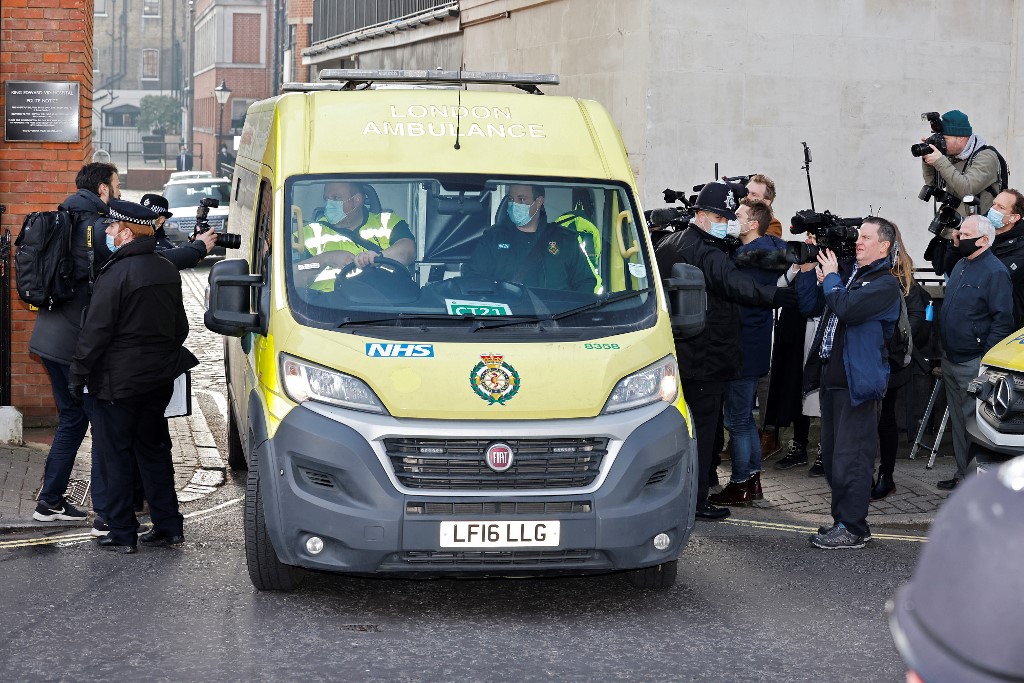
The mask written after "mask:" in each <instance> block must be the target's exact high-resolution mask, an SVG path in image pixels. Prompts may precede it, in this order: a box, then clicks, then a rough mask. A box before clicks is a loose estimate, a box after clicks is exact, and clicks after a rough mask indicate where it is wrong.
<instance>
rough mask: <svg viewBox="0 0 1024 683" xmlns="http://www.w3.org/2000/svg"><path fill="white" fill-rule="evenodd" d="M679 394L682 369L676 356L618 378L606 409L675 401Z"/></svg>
mask: <svg viewBox="0 0 1024 683" xmlns="http://www.w3.org/2000/svg"><path fill="white" fill-rule="evenodd" d="M678 396H679V369H678V368H677V367H676V359H675V358H674V357H673V356H665V357H664V358H662V359H661V360H659V361H658V362H657V363H654V364H652V365H648V366H647V367H646V368H643V369H642V370H637V371H636V372H634V373H633V374H632V375H627V376H625V377H623V378H622V379H621V380H619V383H618V384H616V385H615V388H614V389H612V395H611V396H609V397H608V402H607V403H606V404H605V406H604V410H603V411H602V412H603V413H618V412H621V411H623V410H631V409H633V408H640V407H641V406H646V405H649V404H651V403H657V402H659V401H664V402H665V403H675V401H676V398H677V397H678Z"/></svg>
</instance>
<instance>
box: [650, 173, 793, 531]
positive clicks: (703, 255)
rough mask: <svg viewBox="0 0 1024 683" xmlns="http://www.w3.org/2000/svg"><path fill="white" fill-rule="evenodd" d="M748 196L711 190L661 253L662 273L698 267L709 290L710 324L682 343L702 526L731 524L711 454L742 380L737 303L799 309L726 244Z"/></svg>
mask: <svg viewBox="0 0 1024 683" xmlns="http://www.w3.org/2000/svg"><path fill="white" fill-rule="evenodd" d="M744 196H746V190H745V189H744V188H743V187H742V186H740V185H733V184H728V183H721V182H713V183H708V184H706V185H705V186H704V187H703V188H702V189H701V191H700V194H699V195H698V196H697V200H696V202H695V203H694V208H695V209H696V214H695V215H694V216H693V218H692V220H691V222H690V224H689V226H688V227H687V229H685V230H681V231H678V232H673V233H670V234H669V235H668V236H666V237H665V238H664V239H662V240H661V242H659V243H658V246H657V247H656V248H655V257H656V258H657V261H658V268H659V269H660V271H661V272H662V273H671V272H672V266H673V265H675V264H676V263H687V264H689V265H692V266H694V267H696V268H698V269H699V270H700V271H701V272H702V273H703V274H704V279H705V281H706V283H707V319H706V324H705V326H704V331H703V332H701V333H700V334H699V335H697V336H695V337H691V338H688V339H677V340H676V350H677V353H678V355H679V358H680V367H679V374H680V378H681V383H682V386H683V392H684V393H685V395H686V401H687V404H688V405H689V406H690V414H691V415H692V416H693V422H694V428H695V429H696V432H697V454H698V464H697V468H698V471H697V475H698V489H697V498H696V500H697V509H696V514H697V517H698V518H700V519H724V518H725V517H728V516H729V510H728V509H726V508H720V507H717V506H715V505H712V504H711V503H709V502H708V489H709V484H710V479H711V467H712V451H713V447H714V438H715V431H716V427H717V425H718V417H719V415H720V414H721V412H722V401H723V399H724V396H725V389H726V386H727V384H728V382H729V381H730V380H733V379H739V377H740V371H741V368H742V343H741V341H742V340H741V332H740V315H739V307H738V305H737V304H740V305H744V306H760V307H763V308H773V307H777V306H781V305H783V304H787V303H794V302H795V299H796V293H795V292H793V291H792V290H790V289H789V288H787V287H783V288H779V287H776V286H773V285H761V284H759V283H758V282H757V281H756V280H754V279H753V278H752V277H751V276H750V275H748V274H746V273H743V272H741V271H740V270H739V269H737V267H736V265H735V264H734V263H733V261H732V259H731V258H730V257H729V246H728V245H729V243H728V242H727V241H726V237H727V236H728V235H730V234H732V235H733V236H738V235H739V233H740V231H741V227H740V225H739V221H738V220H737V218H736V208H737V207H738V206H739V201H740V199H742V198H743V197H744Z"/></svg>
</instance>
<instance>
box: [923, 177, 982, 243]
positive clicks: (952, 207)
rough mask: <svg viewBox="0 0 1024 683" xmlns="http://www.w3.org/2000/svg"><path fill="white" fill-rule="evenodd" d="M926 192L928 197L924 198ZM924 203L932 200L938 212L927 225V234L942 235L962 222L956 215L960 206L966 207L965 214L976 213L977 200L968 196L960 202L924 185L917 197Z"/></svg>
mask: <svg viewBox="0 0 1024 683" xmlns="http://www.w3.org/2000/svg"><path fill="white" fill-rule="evenodd" d="M926 191H928V196H927V197H926V196H924V195H925V192H926ZM918 197H920V198H921V199H923V200H924V201H928V200H929V199H931V198H934V199H935V201H937V202H938V203H939V210H938V211H936V212H935V216H934V217H933V218H932V222H931V223H929V224H928V232H930V233H932V234H933V235H942V232H943V231H944V230H945V229H947V228H949V229H950V230H956V229H957V228H959V227H960V224H961V223H963V222H964V217H963V216H961V215H960V214H959V213H957V209H958V208H960V205H961V204H965V205H967V207H968V209H967V214H968V215H972V214H975V213H977V212H978V203H979V202H978V198H977V197H975V196H974V195H973V194H969V195H967V196H966V197H964V198H963V199H962V200H961V199H959V198H958V197H956V196H955V195H953V194H951V193H950V192H947V191H945V190H937V189H935V188H934V187H932V186H931V185H925V186H924V188H923V189H922V190H921V194H919V195H918Z"/></svg>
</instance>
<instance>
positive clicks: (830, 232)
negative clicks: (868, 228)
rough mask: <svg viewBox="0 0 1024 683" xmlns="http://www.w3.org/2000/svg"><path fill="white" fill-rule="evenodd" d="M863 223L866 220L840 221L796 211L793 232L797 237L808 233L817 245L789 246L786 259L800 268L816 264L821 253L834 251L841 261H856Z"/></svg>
mask: <svg viewBox="0 0 1024 683" xmlns="http://www.w3.org/2000/svg"><path fill="white" fill-rule="evenodd" d="M862 222H864V219H863V218H840V217H839V216H836V215H833V214H832V213H830V212H828V211H825V212H823V213H818V212H816V211H814V210H812V209H804V210H803V211H797V212H796V215H795V216H793V221H792V223H791V225H790V228H789V230H790V232H792V233H793V234H794V235H799V234H802V233H805V232H809V233H811V234H812V235H814V237H815V241H816V242H817V243H818V244H817V246H815V245H813V244H807V243H805V242H787V243H786V255H787V257H788V258H789V260H790V261H792V262H793V263H799V264H803V263H813V262H815V261H816V260H817V259H818V252H819V251H821V250H822V249H831V250H832V251H833V252H835V255H836V258H838V259H840V260H842V259H849V258H854V257H855V256H856V255H857V237H858V235H860V224H861V223H862Z"/></svg>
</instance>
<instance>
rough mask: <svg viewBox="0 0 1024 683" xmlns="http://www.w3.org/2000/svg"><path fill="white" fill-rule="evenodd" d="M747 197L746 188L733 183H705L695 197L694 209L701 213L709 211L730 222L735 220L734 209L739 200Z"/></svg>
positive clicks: (737, 205)
mask: <svg viewBox="0 0 1024 683" xmlns="http://www.w3.org/2000/svg"><path fill="white" fill-rule="evenodd" d="M746 196H747V188H745V187H743V186H742V185H736V184H734V183H723V182H719V181H717V180H716V181H715V182H713V183H707V184H706V185H704V187H702V188H701V190H700V194H698V195H697V202H696V203H695V204H694V207H696V208H698V209H700V210H702V211H710V212H712V213H716V214H718V215H719V216H722V217H724V218H727V219H728V220H730V221H734V220H736V209H737V208H738V207H739V205H740V200H741V199H743V198H744V197H746Z"/></svg>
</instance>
